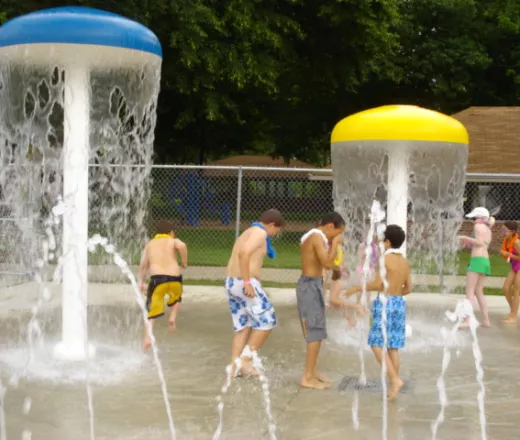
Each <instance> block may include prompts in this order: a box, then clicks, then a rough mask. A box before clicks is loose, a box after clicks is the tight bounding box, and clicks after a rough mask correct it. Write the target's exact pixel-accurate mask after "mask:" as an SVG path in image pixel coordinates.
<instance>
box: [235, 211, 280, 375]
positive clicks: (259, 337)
mask: <svg viewBox="0 0 520 440" xmlns="http://www.w3.org/2000/svg"><path fill="white" fill-rule="evenodd" d="M284 225H285V221H284V219H283V217H282V214H281V213H280V211H277V210H276V209H271V210H269V211H266V212H264V213H263V214H262V216H261V217H260V219H259V220H258V222H255V223H253V224H252V225H251V227H250V228H248V229H246V230H245V231H244V232H243V233H242V234H241V235H240V237H238V239H237V241H236V242H235V245H234V246H233V250H232V251H231V257H230V258H229V263H228V266H227V277H226V281H225V287H226V293H227V296H228V300H229V310H230V312H231V318H232V320H233V329H234V331H235V335H234V337H233V343H232V347H231V358H232V365H233V371H234V366H235V362H236V360H237V359H238V358H240V360H241V373H242V374H244V375H248V376H258V372H257V371H256V370H255V369H254V368H253V365H252V359H251V357H250V356H249V355H248V354H247V353H245V352H244V349H245V348H246V346H248V347H249V349H250V350H251V351H258V350H259V349H260V348H261V347H262V345H263V344H264V343H265V341H266V340H267V338H268V336H269V334H270V333H271V330H272V329H273V328H274V327H275V326H276V314H275V311H274V307H273V305H272V304H271V302H270V301H269V298H268V297H267V295H266V293H265V292H264V290H263V288H262V285H261V284H260V270H261V269H262V265H263V261H264V257H265V256H266V255H267V257H269V258H274V257H275V252H274V249H273V248H272V245H271V238H272V237H274V236H276V235H277V234H278V233H279V232H280V230H281V229H282V228H283V226H284Z"/></svg>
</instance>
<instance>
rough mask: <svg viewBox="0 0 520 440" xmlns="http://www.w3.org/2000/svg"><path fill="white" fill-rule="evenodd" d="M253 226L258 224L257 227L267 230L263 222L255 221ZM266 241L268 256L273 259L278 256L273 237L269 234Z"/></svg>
mask: <svg viewBox="0 0 520 440" xmlns="http://www.w3.org/2000/svg"><path fill="white" fill-rule="evenodd" d="M251 226H256V227H258V228H260V229H263V230H264V231H266V229H265V227H264V226H263V225H262V224H261V223H258V222H254V223H253V224H251ZM266 232H267V231H266ZM265 243H266V245H267V257H268V258H270V259H271V260H272V259H273V258H276V251H275V250H274V247H273V243H272V242H271V237H269V234H268V235H267V237H266V238H265Z"/></svg>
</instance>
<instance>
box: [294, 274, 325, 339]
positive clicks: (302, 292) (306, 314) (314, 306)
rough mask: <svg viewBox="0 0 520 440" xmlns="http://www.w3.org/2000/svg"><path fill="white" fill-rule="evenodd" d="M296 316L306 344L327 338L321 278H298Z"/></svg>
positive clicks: (303, 276)
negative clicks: (298, 316)
mask: <svg viewBox="0 0 520 440" xmlns="http://www.w3.org/2000/svg"><path fill="white" fill-rule="evenodd" d="M296 298H297V300H298V314H299V315H300V322H301V324H302V330H303V336H304V338H305V340H306V341H307V342H315V341H322V340H323V339H326V338H327V328H326V322H325V300H324V299H323V278H322V277H308V276H305V275H302V276H300V279H299V280H298V284H297V285H296Z"/></svg>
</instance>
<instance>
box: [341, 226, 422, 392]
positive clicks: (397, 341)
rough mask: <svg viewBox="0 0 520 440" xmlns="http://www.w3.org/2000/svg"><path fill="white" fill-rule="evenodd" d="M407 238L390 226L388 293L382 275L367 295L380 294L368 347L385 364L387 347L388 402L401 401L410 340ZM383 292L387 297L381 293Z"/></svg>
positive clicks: (387, 234)
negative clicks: (403, 352)
mask: <svg viewBox="0 0 520 440" xmlns="http://www.w3.org/2000/svg"><path fill="white" fill-rule="evenodd" d="M405 238H406V236H405V232H404V231H403V229H402V228H401V227H399V226H397V225H389V226H387V228H386V231H385V236H384V246H385V256H384V259H385V269H386V280H387V282H388V285H387V288H386V291H385V286H384V285H383V280H382V277H381V274H378V275H377V277H376V279H375V280H374V281H373V282H371V283H368V284H367V286H366V290H367V291H378V292H380V293H379V294H378V296H377V299H376V300H375V301H374V302H373V303H372V318H373V322H372V328H371V329H370V333H369V334H368V345H370V346H371V347H372V351H373V352H374V355H375V356H376V359H377V361H378V362H379V363H380V364H381V363H382V360H383V347H384V346H385V345H386V348H387V349H388V353H387V354H386V368H387V372H388V377H389V379H390V388H389V390H388V398H389V399H390V400H393V399H395V398H396V397H397V394H398V393H399V390H400V389H401V387H402V386H403V384H404V383H403V381H402V380H401V378H400V377H399V369H400V360H399V349H400V348H404V345H405V339H406V302H405V300H404V298H403V296H404V295H408V294H409V293H410V292H411V289H412V278H411V274H410V265H409V263H408V261H407V260H406V258H405V257H404V255H403V254H402V253H401V251H400V248H401V246H402V245H403V243H404V240H405ZM361 291H362V287H361V286H355V287H352V288H350V289H348V290H347V291H346V292H345V296H350V295H353V294H355V293H358V292H361ZM381 291H383V293H381ZM385 301H386V326H385V327H386V344H385V340H384V339H385V335H384V332H383V325H382V323H383V302H385Z"/></svg>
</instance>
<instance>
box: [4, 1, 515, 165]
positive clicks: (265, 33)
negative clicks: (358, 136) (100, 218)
mask: <svg viewBox="0 0 520 440" xmlns="http://www.w3.org/2000/svg"><path fill="white" fill-rule="evenodd" d="M63 5H82V6H91V7H98V8H101V9H106V10H110V11H113V12H116V13H119V14H122V15H125V16H127V17H129V18H133V19H135V20H137V21H139V22H141V23H143V24H145V25H147V26H148V27H150V28H151V29H152V30H153V31H154V32H155V33H156V34H157V36H158V37H159V39H160V40H161V43H162V45H163V50H164V60H163V68H162V84H161V95H160V98H159V108H158V124H157V129H156V146H155V151H156V161H158V162H177V163H182V162H200V161H209V160H211V159H216V158H219V157H222V156H226V155H230V154H240V153H258V154H270V155H273V156H282V157H284V158H285V159H289V158H291V157H298V158H299V159H302V160H308V161H310V162H313V163H316V164H321V165H325V164H326V163H327V160H328V155H329V136H330V131H331V130H332V128H333V126H334V124H335V123H336V122H337V121H338V120H339V119H341V118H343V117H345V116H347V115H348V114H351V113H353V112H356V111H359V110H363V109H366V108H369V107H373V106H377V105H383V104H389V103H409V104H418V105H422V106H425V107H429V108H434V109H437V110H440V111H443V112H446V113H451V112H455V111H458V110H461V109H463V108H466V107H468V106H470V105H518V104H519V101H520V3H519V2H518V1H517V0H327V1H315V0H117V1H116V0H76V1H74V0H68V1H65V2H64V1H63V0H62V1H57V0H38V1H36V0H26V1H24V2H18V1H16V0H0V22H3V21H5V19H9V18H13V17H15V16H18V15H21V14H24V13H27V12H30V11H33V10H36V9H43V8H48V7H55V6H63Z"/></svg>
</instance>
